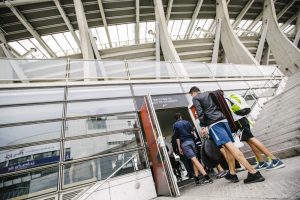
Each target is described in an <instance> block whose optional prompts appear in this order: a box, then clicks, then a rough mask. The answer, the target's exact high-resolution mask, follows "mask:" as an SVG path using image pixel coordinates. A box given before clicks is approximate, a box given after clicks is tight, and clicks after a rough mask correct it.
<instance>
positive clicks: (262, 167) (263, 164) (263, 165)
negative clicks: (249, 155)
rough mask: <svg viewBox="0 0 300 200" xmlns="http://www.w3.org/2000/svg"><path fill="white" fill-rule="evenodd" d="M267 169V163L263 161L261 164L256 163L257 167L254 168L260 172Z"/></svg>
mask: <svg viewBox="0 0 300 200" xmlns="http://www.w3.org/2000/svg"><path fill="white" fill-rule="evenodd" d="M267 167H268V163H266V162H265V161H263V162H259V163H257V165H256V166H255V169H256V170H258V171H260V170H263V169H266V168H267Z"/></svg>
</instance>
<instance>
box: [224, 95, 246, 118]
mask: <svg viewBox="0 0 300 200" xmlns="http://www.w3.org/2000/svg"><path fill="white" fill-rule="evenodd" d="M226 99H228V101H229V102H230V104H231V107H230V109H231V110H232V111H233V112H234V113H235V114H237V115H240V116H245V115H248V114H249V113H250V112H251V108H250V106H249V105H248V104H247V102H246V100H245V99H244V98H243V97H242V96H241V95H238V94H235V93H232V94H230V95H228V96H227V97H226Z"/></svg>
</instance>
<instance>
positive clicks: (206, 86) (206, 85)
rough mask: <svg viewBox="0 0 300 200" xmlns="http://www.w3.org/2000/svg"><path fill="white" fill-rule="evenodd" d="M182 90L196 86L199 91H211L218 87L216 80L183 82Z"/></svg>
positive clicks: (186, 90)
mask: <svg viewBox="0 0 300 200" xmlns="http://www.w3.org/2000/svg"><path fill="white" fill-rule="evenodd" d="M182 86H183V89H184V92H187V93H188V92H189V91H190V89H191V87H193V86H197V87H198V88H199V89H200V91H202V92H204V91H213V90H218V89H220V88H219V86H218V84H217V83H216V82H201V83H199V82H198V83H183V84H182Z"/></svg>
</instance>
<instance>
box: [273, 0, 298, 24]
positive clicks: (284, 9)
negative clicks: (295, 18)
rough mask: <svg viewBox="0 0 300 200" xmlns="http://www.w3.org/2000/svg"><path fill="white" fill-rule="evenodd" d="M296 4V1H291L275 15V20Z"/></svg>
mask: <svg viewBox="0 0 300 200" xmlns="http://www.w3.org/2000/svg"><path fill="white" fill-rule="evenodd" d="M295 2H296V0H291V1H290V2H289V3H288V4H286V5H285V6H284V8H283V9H282V10H281V11H280V12H279V13H278V14H277V19H280V18H281V17H282V15H284V13H286V11H288V9H289V8H290V7H291V6H292V5H293V4H294V3H295Z"/></svg>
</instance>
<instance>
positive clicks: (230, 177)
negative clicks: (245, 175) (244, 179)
mask: <svg viewBox="0 0 300 200" xmlns="http://www.w3.org/2000/svg"><path fill="white" fill-rule="evenodd" d="M225 179H226V180H228V181H230V182H232V183H237V182H239V181H240V180H239V178H238V177H237V175H236V174H234V175H233V174H230V172H229V171H228V172H227V174H226V175H225Z"/></svg>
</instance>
